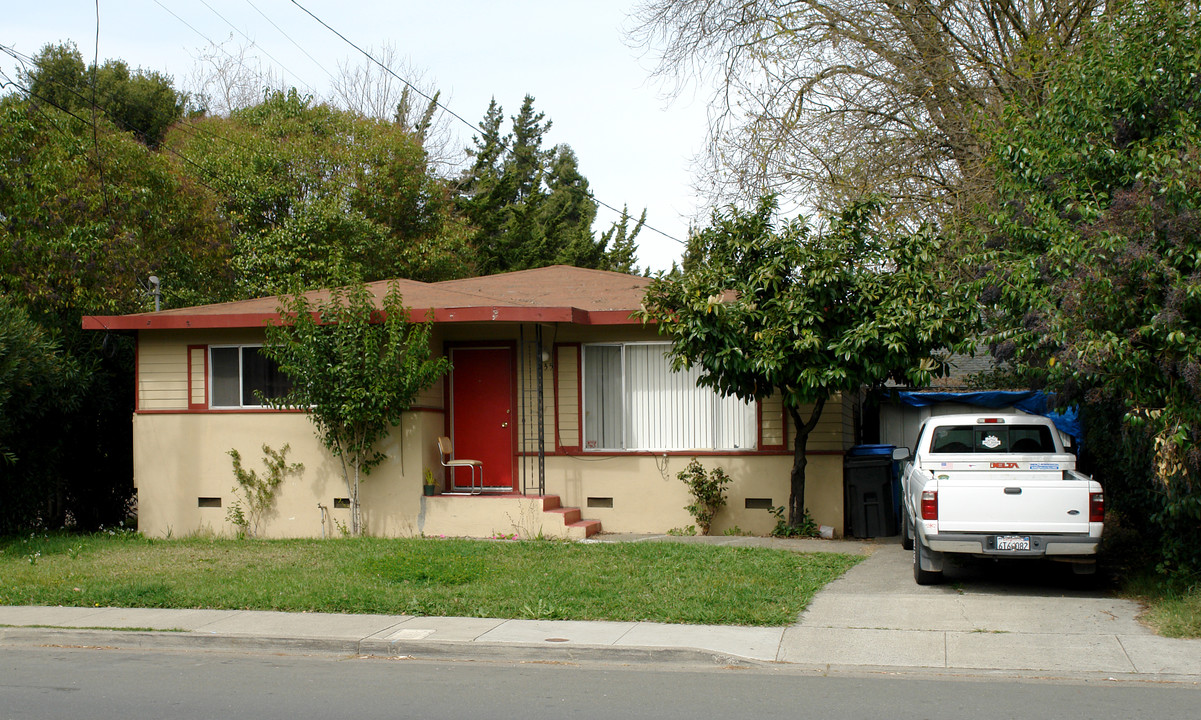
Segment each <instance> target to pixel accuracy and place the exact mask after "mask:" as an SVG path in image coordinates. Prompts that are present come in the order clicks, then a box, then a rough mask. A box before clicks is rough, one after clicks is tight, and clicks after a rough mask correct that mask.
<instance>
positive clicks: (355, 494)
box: [350, 462, 363, 537]
mask: <svg viewBox="0 0 1201 720" xmlns="http://www.w3.org/2000/svg"><path fill="white" fill-rule="evenodd" d="M350 533H351V534H352V535H354V536H355V537H358V536H359V535H361V534H362V533H363V520H362V515H361V514H360V512H359V463H357V462H356V463H355V464H354V488H353V489H352V490H351V491H350Z"/></svg>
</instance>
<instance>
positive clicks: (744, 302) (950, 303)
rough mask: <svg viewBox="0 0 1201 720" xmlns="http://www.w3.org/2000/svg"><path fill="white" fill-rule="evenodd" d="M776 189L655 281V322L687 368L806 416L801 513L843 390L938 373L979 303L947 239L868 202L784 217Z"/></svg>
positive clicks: (649, 302)
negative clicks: (815, 442) (817, 452)
mask: <svg viewBox="0 0 1201 720" xmlns="http://www.w3.org/2000/svg"><path fill="white" fill-rule="evenodd" d="M776 209H777V208H776V200H775V198H772V197H767V198H763V199H762V200H760V202H759V205H758V207H757V208H756V209H755V210H754V211H753V212H742V211H739V210H737V209H733V208H732V209H730V210H729V211H727V212H725V213H722V212H714V214H713V217H712V224H711V226H710V227H708V228H706V229H705V230H702V231H700V232H699V233H696V234H695V235H693V236H692V238H690V240H689V245H688V250H687V254H686V255H685V259H684V272H683V273H682V275H680V276H678V277H676V278H671V277H667V276H660V277H658V278H656V279H655V280H654V281H653V282H652V283H651V285H650V287H649V288H648V289H647V293H646V299H645V301H644V303H645V308H646V309H645V310H644V311H643V312H642V314H641V315H642V319H643V321H644V322H654V323H656V324H657V326H658V329H659V332H660V333H661V334H663V335H667V336H668V337H670V338H671V341H672V347H671V350H670V354H671V357H672V360H673V364H674V366H675V367H676V368H677V369H680V368H684V367H694V366H699V367H700V369H701V375H700V380H699V383H700V384H701V385H704V386H707V387H710V388H713V389H714V390H716V391H717V392H719V393H721V394H722V395H725V396H730V395H734V396H736V397H738V398H740V399H742V400H744V401H748V402H749V401H753V400H761V399H763V398H766V397H769V396H771V395H774V394H775V393H780V395H781V399H782V401H783V404H784V407H785V408H786V409H787V412H788V414H789V416H790V417H791V419H792V421H793V424H794V426H795V428H796V440H795V445H794V456H793V467H792V473H791V479H790V484H791V493H790V496H789V501H788V523H789V525H790V526H793V527H795V526H797V525H799V524H800V523H801V521H802V519H803V517H804V513H805V464H806V458H805V448H806V443H807V440H808V436H809V433H810V432H811V431H812V430H813V429H814V427H815V426H816V425H817V422H818V420H819V419H820V418H821V414H822V410H823V408H824V407H825V404H826V402H827V401H828V400H829V399H830V398H831V397H832V396H833V395H835V394H836V393H839V392H853V391H857V390H858V389H860V388H861V387H863V386H865V385H866V386H875V385H879V384H881V383H883V382H884V381H885V380H888V379H896V380H901V381H905V382H908V383H910V384H914V385H924V384H927V383H928V382H929V380H930V378H931V377H933V376H937V375H939V374H941V373H942V372H944V371H945V368H946V364H945V356H944V355H943V354H941V353H942V352H943V351H944V350H945V349H947V348H949V347H951V346H953V345H955V344H956V343H959V342H961V341H962V339H963V338H965V337H967V336H968V335H969V333H970V331H971V329H972V327H973V321H974V320H973V318H974V314H973V308H974V302H973V300H972V299H971V298H970V297H969V294H968V293H966V292H964V291H963V288H961V287H959V283H958V282H957V280H956V278H955V277H954V276H953V275H952V274H951V272H950V271H949V270H948V269H947V267H946V266H945V265H943V264H942V263H940V262H939V261H938V252H939V249H940V245H941V240H940V238H939V237H938V236H937V235H935V234H934V233H933V232H932V231H931V230H929V229H926V230H923V231H922V232H919V233H915V234H902V233H897V234H891V233H890V234H885V233H872V232H871V231H870V230H869V228H868V226H869V221H870V219H871V217H872V214H873V212H874V211H875V208H874V206H873V205H871V204H857V205H854V206H852V207H851V208H849V209H848V210H846V211H845V212H844V213H843V214H842V215H841V216H840V217H839V218H837V219H835V220H833V221H831V224H830V227H829V229H828V230H827V231H825V232H817V233H815V232H813V231H811V230H810V229H809V227H807V226H806V225H805V224H804V223H803V222H801V221H792V222H784V223H783V224H779V225H777V221H776V219H775V215H776Z"/></svg>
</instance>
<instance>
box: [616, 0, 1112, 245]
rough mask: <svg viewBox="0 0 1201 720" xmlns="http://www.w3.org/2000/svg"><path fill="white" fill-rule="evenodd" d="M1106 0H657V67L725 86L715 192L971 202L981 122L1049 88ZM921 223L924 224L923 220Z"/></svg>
mask: <svg viewBox="0 0 1201 720" xmlns="http://www.w3.org/2000/svg"><path fill="white" fill-rule="evenodd" d="M1106 5H1107V3H1106V2H1105V1H1104V0H1066V1H1064V2H1051V1H1049V0H1038V1H1036V2H1015V1H1014V0H939V1H937V2H936V1H934V0H913V1H912V2H897V1H896V0H798V1H785V0H751V1H750V2H746V1H744V0H645V2H644V3H643V5H642V7H641V8H640V9H639V10H638V11H637V13H636V17H637V21H638V23H639V25H638V29H637V31H636V32H635V34H634V40H635V41H636V42H639V43H641V44H643V45H644V47H646V48H647V49H648V50H651V51H654V52H658V53H659V54H660V66H659V73H660V74H661V75H663V76H666V77H675V78H676V79H677V80H681V81H682V80H685V79H687V78H689V77H696V78H697V79H698V82H699V83H700V84H702V85H707V84H709V81H712V83H711V84H712V85H713V86H715V89H714V95H713V101H712V103H713V108H712V110H711V117H712V118H713V121H712V123H711V126H710V137H709V146H708V149H707V152H706V158H705V162H706V164H705V166H704V173H705V175H706V179H707V180H708V181H709V182H711V183H712V185H713V192H714V194H715V195H716V196H717V199H722V198H741V199H749V198H754V197H757V196H758V195H760V194H763V193H766V192H775V193H781V194H788V195H790V196H795V195H799V196H800V197H801V202H802V203H808V204H811V205H815V206H817V207H820V208H823V209H827V210H829V209H831V208H838V207H845V206H846V204H847V203H848V202H849V201H851V200H853V199H855V198H858V197H861V196H863V195H865V194H880V195H884V196H886V197H888V198H890V199H891V200H892V205H891V206H890V208H889V211H890V212H896V213H900V214H902V215H906V216H908V217H910V218H914V217H916V218H923V217H925V218H928V217H929V211H930V210H936V211H939V212H942V211H945V210H946V209H947V207H948V205H949V206H951V207H955V206H958V207H969V208H970V207H971V204H972V202H974V197H975V194H976V192H978V191H986V187H985V188H981V187H980V185H978V182H979V181H980V180H985V181H986V180H987V177H986V175H985V174H984V170H985V169H984V167H983V165H982V162H983V160H984V158H985V156H986V150H987V148H986V147H985V142H984V140H983V138H982V137H981V135H980V134H979V127H980V122H981V121H982V120H984V119H986V118H989V117H995V113H996V111H997V109H998V108H999V107H1000V106H1001V103H1002V101H1004V100H1007V99H1014V98H1022V97H1028V96H1031V95H1037V94H1038V92H1039V88H1040V86H1041V83H1042V79H1043V75H1044V73H1045V72H1046V70H1047V67H1048V64H1049V59H1050V58H1052V57H1054V54H1055V52H1056V51H1057V49H1058V48H1061V47H1068V46H1071V45H1073V44H1075V43H1076V42H1077V41H1078V40H1079V38H1080V32H1081V29H1082V28H1083V27H1084V26H1086V25H1087V22H1088V20H1089V18H1091V17H1093V16H1094V15H1096V14H1098V13H1099V12H1101V10H1102V9H1103V8H1105V7H1106ZM911 224H912V225H916V224H917V222H914V223H911Z"/></svg>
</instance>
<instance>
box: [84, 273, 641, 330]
mask: <svg viewBox="0 0 1201 720" xmlns="http://www.w3.org/2000/svg"><path fill="white" fill-rule="evenodd" d="M390 283H396V284H397V286H399V288H400V292H401V294H402V295H403V296H404V302H405V305H407V306H409V307H410V308H412V317H413V319H414V320H421V319H425V318H426V317H427V316H428V315H429V314H430V313H432V314H433V317H434V322H482V321H487V322H492V321H497V322H570V323H576V324H579V325H626V324H633V323H636V322H638V321H637V320H632V319H631V318H630V315H631V314H632V313H633V312H634V311H635V310H637V309H638V308H639V307H640V306H641V304H642V297H643V295H644V294H645V293H646V288H647V286H648V285H649V284H650V279H649V278H644V277H638V276H635V275H624V274H622V273H615V272H608V271H605V270H586V269H584V268H577V267H571V266H568V265H553V266H551V267H544V268H537V269H534V270H520V271H517V272H511V273H504V274H501V275H487V276H483V277H474V278H464V279H462V280H445V281H443V282H436V283H424V282H418V281H416V280H381V281H378V282H373V283H368V285H367V287H368V289H369V290H370V291H371V293H372V294H373V295H375V296H376V298H382V297H383V296H384V294H385V293H387V292H388V285H389V284H390ZM304 295H305V297H306V298H308V300H309V301H310V302H314V301H321V300H325V299H327V298H329V295H330V291H329V290H314V291H311V292H307V293H305V294H304ZM279 304H280V296H278V295H274V296H271V297H265V298H256V299H254V300H240V301H237V302H228V303H220V304H217V305H199V306H196V307H188V308H178V309H175V310H163V311H160V312H147V313H136V314H133V315H89V316H86V317H84V318H83V328H84V329H85V330H168V329H180V328H236V327H262V326H263V325H264V324H265V323H268V322H273V321H276V320H278V318H279V313H278V312H277V309H278V307H279Z"/></svg>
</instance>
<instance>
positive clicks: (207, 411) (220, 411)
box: [134, 407, 446, 415]
mask: <svg viewBox="0 0 1201 720" xmlns="http://www.w3.org/2000/svg"><path fill="white" fill-rule="evenodd" d="M307 412H308V410H303V409H301V408H288V409H286V410H276V409H274V408H208V407H206V408H201V409H198V410H190V409H189V410H135V411H134V413H135V414H137V415H237V414H239V413H242V414H245V413H249V414H251V415H262V414H267V413H279V414H286V413H307ZM405 412H433V413H441V412H446V411H445V410H443V409H442V408H432V407H411V408H409V409H408V410H405Z"/></svg>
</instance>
